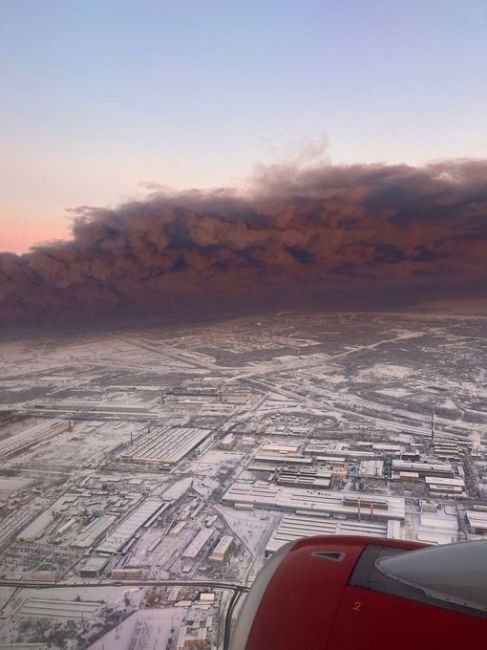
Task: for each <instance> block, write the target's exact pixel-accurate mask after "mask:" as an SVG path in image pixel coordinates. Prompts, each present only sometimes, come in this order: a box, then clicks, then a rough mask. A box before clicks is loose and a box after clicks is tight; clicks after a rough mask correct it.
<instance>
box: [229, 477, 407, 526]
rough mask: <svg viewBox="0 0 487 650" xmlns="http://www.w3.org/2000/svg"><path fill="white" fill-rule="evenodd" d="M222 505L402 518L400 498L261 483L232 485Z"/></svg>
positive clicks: (241, 481) (240, 482)
mask: <svg viewBox="0 0 487 650" xmlns="http://www.w3.org/2000/svg"><path fill="white" fill-rule="evenodd" d="M223 501H226V502H227V503H228V502H230V503H234V504H248V505H255V506H261V507H267V508H272V509H274V508H277V509H279V510H291V511H294V512H298V511H302V512H314V513H316V514H319V513H323V514H325V513H329V514H343V515H348V516H350V517H358V516H359V515H362V516H363V517H364V518H365V517H371V518H372V517H373V518H375V519H404V516H405V506H404V499H403V498H402V497H389V496H381V497H378V496H377V495H373V494H365V493H362V492H361V493H358V492H321V491H317V490H307V489H305V488H294V487H287V486H278V485H273V484H269V483H264V482H262V481H244V480H240V481H235V483H234V484H233V485H232V486H231V487H230V488H229V489H228V490H227V492H226V493H225V494H224V496H223ZM370 504H374V505H373V506H370Z"/></svg>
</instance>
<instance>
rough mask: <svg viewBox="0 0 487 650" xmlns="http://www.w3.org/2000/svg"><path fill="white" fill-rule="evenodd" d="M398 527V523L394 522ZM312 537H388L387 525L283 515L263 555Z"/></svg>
mask: <svg viewBox="0 0 487 650" xmlns="http://www.w3.org/2000/svg"><path fill="white" fill-rule="evenodd" d="M396 523H397V524H398V525H399V527H400V522H396ZM313 535H365V536H368V537H386V536H388V525H387V523H382V522H381V523H376V522H371V521H358V519H354V520H350V519H347V520H339V519H332V518H331V517H329V518H324V517H307V516H305V515H284V517H283V518H282V520H281V522H280V524H279V526H278V527H277V528H276V530H275V531H274V532H273V533H272V536H271V538H270V539H269V541H268V543H267V546H266V549H265V555H266V557H269V555H272V553H275V552H276V551H277V550H278V549H280V548H281V546H284V544H287V543H288V542H292V541H294V540H297V539H299V538H300V537H311V536H313Z"/></svg>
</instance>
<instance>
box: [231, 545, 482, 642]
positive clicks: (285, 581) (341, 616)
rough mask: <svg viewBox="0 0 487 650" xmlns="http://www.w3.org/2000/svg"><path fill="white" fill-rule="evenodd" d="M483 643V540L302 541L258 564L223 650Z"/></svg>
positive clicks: (285, 547)
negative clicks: (431, 543) (441, 542)
mask: <svg viewBox="0 0 487 650" xmlns="http://www.w3.org/2000/svg"><path fill="white" fill-rule="evenodd" d="M469 643H471V644H475V645H476V646H477V647H484V645H483V644H485V643H487V542H484V541H481V542H470V543H462V544H452V545H447V546H435V547H431V546H425V545H423V544H418V543H414V542H406V541H402V540H387V539H375V538H370V537H310V538H306V539H302V540H298V541H296V542H291V543H290V544H287V545H286V546H284V547H283V548H282V549H280V550H279V551H277V552H276V553H275V554H274V555H273V556H272V557H271V558H270V559H269V560H268V562H267V563H266V564H265V565H264V567H263V569H262V571H261V573H260V574H259V576H258V577H257V579H256V581H255V583H254V585H253V586H252V589H251V590H250V592H249V594H248V595H247V598H246V600H245V602H244V605H243V607H242V610H241V612H240V615H239V617H238V620H237V623H236V626H235V629H234V633H233V636H232V641H231V644H230V650H298V649H301V648H302V649H303V650H304V649H308V648H309V649H310V650H311V649H313V650H325V649H326V650H349V649H350V650H357V648H360V649H364V648H365V649H366V650H386V649H387V650H391V649H392V650H422V649H423V648H424V649H425V650H426V649H427V650H454V649H455V650H458V648H462V647H465V645H466V644H469Z"/></svg>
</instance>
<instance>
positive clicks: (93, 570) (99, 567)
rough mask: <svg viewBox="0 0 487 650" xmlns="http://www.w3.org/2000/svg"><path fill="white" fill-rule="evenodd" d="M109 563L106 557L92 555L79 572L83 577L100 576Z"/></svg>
mask: <svg viewBox="0 0 487 650" xmlns="http://www.w3.org/2000/svg"><path fill="white" fill-rule="evenodd" d="M107 563H108V558H106V557H92V558H90V559H89V560H88V561H87V562H85V564H83V566H82V567H80V570H79V574H80V576H81V577H82V578H99V577H100V576H101V574H102V573H103V569H104V568H105V567H106V565H107Z"/></svg>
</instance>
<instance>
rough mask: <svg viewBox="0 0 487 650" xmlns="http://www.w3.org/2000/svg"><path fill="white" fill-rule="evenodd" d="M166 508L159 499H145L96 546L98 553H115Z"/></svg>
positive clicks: (165, 504)
mask: <svg viewBox="0 0 487 650" xmlns="http://www.w3.org/2000/svg"><path fill="white" fill-rule="evenodd" d="M166 507H167V503H165V502H163V501H161V500H160V499H146V500H145V501H144V502H143V503H142V504H141V505H140V506H138V507H137V508H136V509H135V510H133V511H132V512H131V513H130V515H129V516H128V517H127V518H126V519H124V520H123V521H122V522H121V523H120V524H119V525H118V526H117V527H116V528H115V530H114V531H113V532H112V533H111V534H110V535H108V536H107V537H106V538H105V539H104V540H103V541H102V543H101V544H100V545H99V546H98V549H97V550H98V551H99V552H100V553H117V552H118V551H120V549H121V548H122V547H123V546H125V544H126V543H127V542H128V541H129V540H130V539H132V537H133V536H134V535H135V533H136V532H137V531H138V530H139V528H141V526H143V525H144V524H145V523H146V522H147V521H148V520H149V519H151V518H152V517H153V516H154V515H155V514H156V512H158V511H160V510H163V509H165V508H166Z"/></svg>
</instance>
